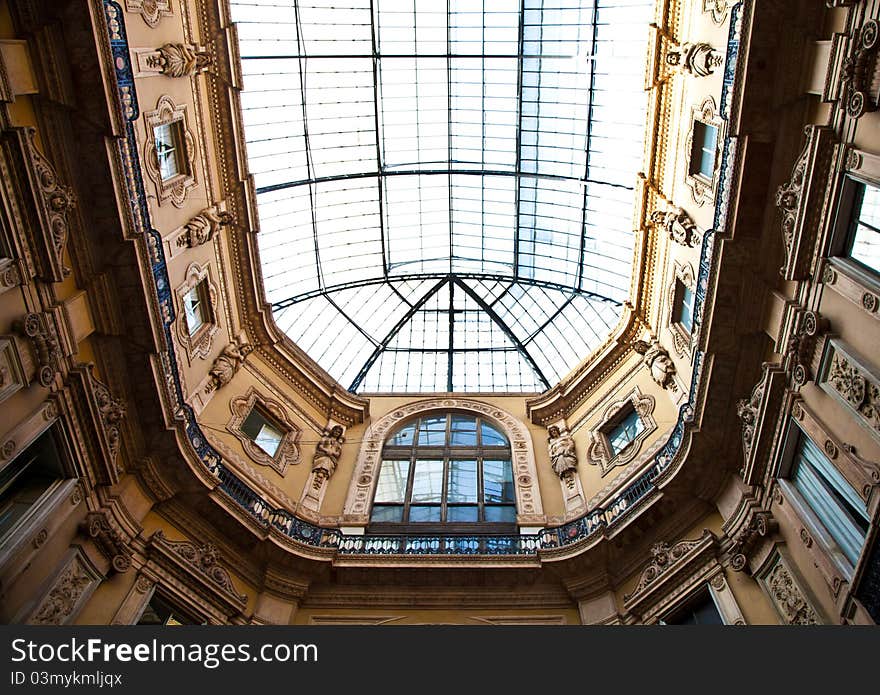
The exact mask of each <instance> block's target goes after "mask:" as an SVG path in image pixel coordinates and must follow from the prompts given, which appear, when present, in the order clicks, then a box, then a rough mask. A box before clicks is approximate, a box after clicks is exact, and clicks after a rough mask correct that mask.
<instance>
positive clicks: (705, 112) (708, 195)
mask: <svg viewBox="0 0 880 695" xmlns="http://www.w3.org/2000/svg"><path fill="white" fill-rule="evenodd" d="M697 123H702V124H703V125H707V126H712V127H714V128H716V129H717V137H716V139H715V160H714V163H713V167H712V177H711V178H707V177H705V176H703V175H702V174H693V173H691V153H692V152H693V144H694V130H695V126H696V124H697ZM725 136H726V129H725V124H724V119H723V118H722V117H721V116H720V115H719V114H718V107H717V106H716V105H715V99H713V98H712V97H706V99H705V100H704V101H703V103H702V104H700V105H699V106H694V107H692V108H691V127H690V130H689V131H688V135H687V138H685V142H684V161H685V162H687V169H686V170H685V184H687V186H688V188H690V190H691V196H692V197H693V199H694V202H695V203H696V204H697V205H699V206H701V207H702V206H703V205H705V204H706V203H711V202H712V201H714V200H715V195H716V193H717V192H718V181H719V180H720V178H721V176H720V175H721V151H722V148H723V146H724V139H725Z"/></svg>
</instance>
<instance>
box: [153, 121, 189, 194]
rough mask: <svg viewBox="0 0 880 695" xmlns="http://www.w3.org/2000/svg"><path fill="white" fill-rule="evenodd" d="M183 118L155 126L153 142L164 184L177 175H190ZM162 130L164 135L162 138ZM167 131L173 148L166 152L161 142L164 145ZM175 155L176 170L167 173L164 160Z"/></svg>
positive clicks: (171, 180)
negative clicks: (162, 148)
mask: <svg viewBox="0 0 880 695" xmlns="http://www.w3.org/2000/svg"><path fill="white" fill-rule="evenodd" d="M184 126H185V124H184V122H183V118H175V119H174V120H171V121H163V122H161V123H157V124H156V125H154V126H153V144H154V146H155V148H156V159H157V163H158V166H159V179H160V180H161V182H162V184H163V185H169V184H170V183H171V182H173V181H174V180H175V179H176V178H177V177H180V176H189V175H190V171H189V166H188V162H187V158H186V134H185V132H184ZM160 132H162V133H163V137H162V138H161V139H160V137H159V135H160ZM165 132H167V134H168V139H169V140H170V141H171V148H170V149H168V150H165V151H164V152H163V151H162V150H161V149H160V144H162V145H164V144H166V142H165V137H164V133H165ZM172 155H173V161H174V165H175V166H174V171H172V172H170V173H169V174H167V175H166V172H165V171H164V167H163V165H162V164H163V161H168V159H169V156H172Z"/></svg>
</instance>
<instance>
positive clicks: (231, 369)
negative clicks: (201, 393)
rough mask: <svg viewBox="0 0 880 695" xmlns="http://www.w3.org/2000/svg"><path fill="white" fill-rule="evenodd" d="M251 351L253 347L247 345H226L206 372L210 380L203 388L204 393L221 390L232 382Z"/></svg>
mask: <svg viewBox="0 0 880 695" xmlns="http://www.w3.org/2000/svg"><path fill="white" fill-rule="evenodd" d="M252 351H253V347H252V346H251V345H248V344H247V343H245V344H241V345H239V344H238V343H229V344H228V345H226V346H225V347H224V348H223V350H222V351H221V352H220V354H219V355H218V356H217V359H216V360H214V364H213V366H212V367H211V370H210V371H209V372H208V374H209V375H210V377H211V380H210V381H209V382H208V384H207V386H205V393H206V394H207V393H210V392H211V391H216V390H218V389H221V388H223V387H224V386H226V384H228V383H229V382H230V381H232V378H233V377H234V376H235V375H236V374H237V373H238V370H239V369H241V365H243V364H244V361H245V360H246V359H247V356H248V355H249V354H251V352H252Z"/></svg>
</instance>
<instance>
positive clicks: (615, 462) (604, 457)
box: [587, 386, 657, 477]
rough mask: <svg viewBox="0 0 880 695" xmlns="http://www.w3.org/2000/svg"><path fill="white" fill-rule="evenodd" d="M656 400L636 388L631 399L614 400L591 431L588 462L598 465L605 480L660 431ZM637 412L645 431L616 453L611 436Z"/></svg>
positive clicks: (629, 397)
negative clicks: (613, 470) (652, 435)
mask: <svg viewBox="0 0 880 695" xmlns="http://www.w3.org/2000/svg"><path fill="white" fill-rule="evenodd" d="M655 405H656V401H655V400H654V398H653V396H649V395H646V394H643V393H642V392H641V389H639V387H638V386H636V387H634V388H633V390H632V391H630V392H629V394H627V396H626V397H625V398H623V399H621V400H618V401H614V402H613V403H611V404H610V405H609V406H608V407H606V408H605V411H604V413H603V415H602V419H601V420H600V421H599V422H598V423H597V424H596V425H595V427H594V428H593V429H592V430H591V432H590V438H591V440H592V442H591V444H590V448H589V450H588V452H587V460H588V461H589V462H590V463H592V464H593V465H598V466H599V468H600V470H601V473H602V477H605V476H606V475H607V474H608V473H609V472H611V470H612V469H613V468H615V467H616V466H622V465H624V464H627V463H629V462H630V461H632V460H633V459H635V458H636V457H637V456H638V454H639V452H640V451H641V449H642V446H643V445H644V442H645V440H646V439H647V438H648V437H649V436H650V435H651V433H652V432H654V431H655V430H656V429H657V421H656V420H655V419H654V416H653V413H654V407H655ZM630 411H632V412H635V414H636V415H637V416H638V418H639V420H640V421H641V423H642V429H641V430H640V431H639V432H637V433H636V436H635V437H633V439H631V440H630V441H629V442H628V443H627V445H626V446H624V447H623V448H622V449H620V450H619V451H615V450H614V448H613V446H612V443H611V437H610V434H611V432H612V431H613V429H614V428H615V427H617V426H618V425H619V424H620V422H621V421H622V420H623V419H624V418H625V417H627V416H628V415H629V413H630Z"/></svg>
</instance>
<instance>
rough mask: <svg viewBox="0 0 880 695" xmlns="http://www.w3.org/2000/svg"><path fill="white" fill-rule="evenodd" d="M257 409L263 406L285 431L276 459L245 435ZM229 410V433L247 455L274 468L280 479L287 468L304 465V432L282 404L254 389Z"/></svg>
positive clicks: (227, 427)
mask: <svg viewBox="0 0 880 695" xmlns="http://www.w3.org/2000/svg"><path fill="white" fill-rule="evenodd" d="M255 405H259V406H260V408H262V409H264V410H265V411H266V413H267V414H268V415H269V416H270V417H271V418H272V419H274V420H275V421H276V424H277V425H278V426H279V427H280V428H281V429H282V430H283V431H282V437H281V442H280V443H279V444H278V449H277V450H276V451H275V454H274V455H271V454H268V453H266V452H265V451H263V449H261V448H260V447H259V446H258V445H257V444H256V443H254V441H253V440H252V439H251V438H250V437H248V436H247V435H246V434H245V433H244V432H242V431H241V425H242V423H243V422H244V421H245V419H246V418H247V416H248V415H249V414H250V412H251V410H253V408H254V406H255ZM229 408H230V410H231V411H232V419H231V420H230V421H229V422H228V423H227V425H226V429H227V430H228V431H229V432H231V433H232V434H234V435H235V436H236V437H237V438H238V440H239V441H240V442H241V445H242V447H243V448H244V451H245V453H246V454H247V455H248V456H249V457H250V458H251V459H252V460H253V461H254V462H256V463H259V464H261V465H263V466H269V467H271V468H274V469H275V470H276V471H277V472H278V474H279V475H284V472H285V471H286V470H287V466H289V465H296V464H298V463H299V462H300V453H299V438H300V436H301V434H302V430H301V429H300V428H299V427H297V426H296V425H295V424H294V422H293V421H292V420H291V419H290V417H289V416H288V415H287V411H286V410H285V409H284V406H282V405H281V403H279V402H278V401H275V400H272V399H271V398H266V397H265V396H263V395H262V394H260V393H258V392H257V390H256V389H255V388H253V387H251V388H249V389H248V390H247V393H245V394H244V395H243V396H238V397H237V398H233V399H232V400H231V401H230V402H229Z"/></svg>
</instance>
